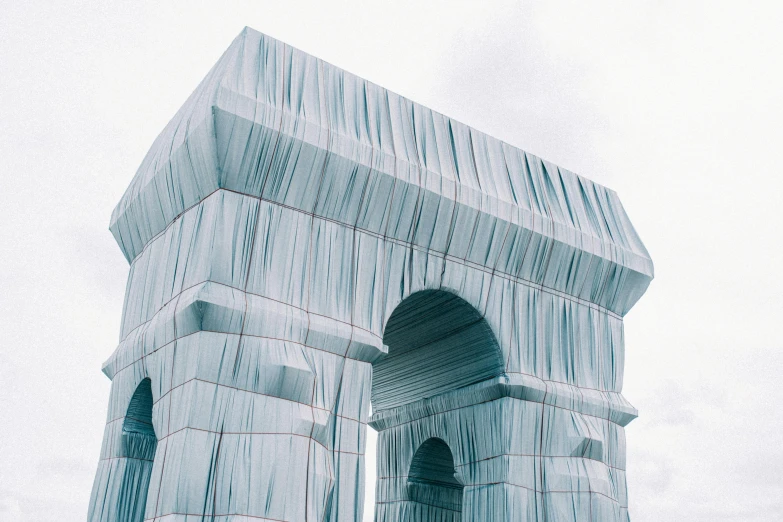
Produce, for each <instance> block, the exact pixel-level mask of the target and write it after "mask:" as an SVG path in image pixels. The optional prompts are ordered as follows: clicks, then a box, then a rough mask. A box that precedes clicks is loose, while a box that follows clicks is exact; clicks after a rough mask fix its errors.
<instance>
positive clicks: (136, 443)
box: [118, 379, 158, 522]
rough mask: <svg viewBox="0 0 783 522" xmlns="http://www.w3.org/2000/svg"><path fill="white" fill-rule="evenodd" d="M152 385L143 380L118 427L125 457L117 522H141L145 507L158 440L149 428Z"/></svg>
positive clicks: (152, 429)
mask: <svg viewBox="0 0 783 522" xmlns="http://www.w3.org/2000/svg"><path fill="white" fill-rule="evenodd" d="M152 405H153V398H152V382H151V381H150V379H144V380H142V381H141V383H139V385H138V386H137V387H136V391H135V392H134V393H133V397H131V400H130V403H129V404H128V410H127V412H126V414H125V419H124V420H123V423H122V456H123V457H125V458H126V459H127V460H126V463H125V476H124V478H123V482H124V484H123V487H122V488H121V490H120V491H121V492H122V493H121V494H122V495H123V496H125V498H124V499H120V501H119V502H118V505H119V506H120V513H118V515H119V516H118V520H119V521H122V522H141V521H143V520H144V509H145V507H146V504H147V493H148V491H149V485H150V477H151V475H152V463H153V460H154V459H155V450H156V448H157V445H158V439H157V437H156V436H155V428H154V426H153V424H152Z"/></svg>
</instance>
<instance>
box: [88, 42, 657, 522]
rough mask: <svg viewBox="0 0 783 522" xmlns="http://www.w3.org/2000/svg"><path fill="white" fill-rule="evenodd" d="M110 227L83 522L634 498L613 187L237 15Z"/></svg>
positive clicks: (627, 263)
mask: <svg viewBox="0 0 783 522" xmlns="http://www.w3.org/2000/svg"><path fill="white" fill-rule="evenodd" d="M110 228H111V232H112V233H113V234H114V236H115V238H116V240H117V243H118V244H119V245H120V248H121V249H122V251H123V253H124V254H125V256H126V258H127V259H128V261H129V263H130V274H129V277H128V286H127V292H126V296H125V307H124V312H123V319H122V326H121V331H120V342H119V346H118V347H117V348H116V350H115V351H114V353H113V354H112V355H111V357H110V358H109V359H108V360H107V361H106V363H105V365H104V368H103V370H104V373H105V374H106V375H107V376H108V377H109V378H110V379H112V389H111V396H110V399H109V412H108V419H107V424H106V429H105V434H104V441H103V447H102V450H101V456H100V461H99V464H98V471H97V474H96V478H95V483H94V486H93V491H92V497H91V504H90V512H89V515H88V519H89V521H90V522H99V521H100V522H115V521H123V522H125V521H128V522H130V521H134V522H137V521H142V520H150V521H152V520H161V521H167V522H195V521H197V520H198V521H203V520H210V521H217V522H228V521H242V522H246V521H254V520H255V521H257V520H268V521H291V522H293V521H308V522H309V521H312V522H315V521H318V522H322V521H332V522H334V521H359V520H361V519H362V509H363V503H364V459H365V436H366V431H367V425H368V424H369V425H370V426H372V427H373V428H374V429H376V430H378V431H379V442H378V457H377V458H378V466H377V468H378V481H377V491H376V498H377V504H376V513H375V516H376V520H377V521H379V522H393V521H402V520H408V521H444V522H445V521H449V522H451V521H460V520H462V521H468V520H470V521H500V520H509V521H510V520H515V521H516V520H527V521H553V522H570V521H576V520H580V521H582V520H583V521H588V520H589V521H626V520H627V519H628V513H627V505H628V503H627V495H626V487H625V439H624V429H623V427H624V426H625V425H627V424H628V422H630V421H631V420H633V418H635V417H636V414H637V412H636V410H635V409H634V408H633V407H632V406H631V405H630V404H629V403H628V401H626V400H625V398H624V397H623V396H622V394H621V391H622V376H623V354H624V344H623V342H624V341H623V322H622V318H623V316H624V315H625V314H626V313H627V312H628V310H629V309H630V308H631V307H632V306H633V305H634V303H636V301H637V300H638V299H639V298H640V297H641V296H642V294H643V293H644V292H645V290H646V288H647V286H648V285H649V283H650V281H651V280H652V277H653V266H652V261H651V260H650V257H649V255H648V253H647V251H646V249H645V248H644V246H643V244H642V242H641V240H640V239H639V237H638V236H637V234H636V232H635V231H634V229H633V226H632V225H631V223H630V220H629V219H628V217H627V215H626V213H625V210H624V209H623V207H622V205H621V203H620V201H619V199H618V197H617V195H616V194H615V193H614V192H612V191H611V190H609V189H606V188H604V187H602V186H600V185H597V184H595V183H593V182H591V181H589V180H586V179H584V178H582V177H579V176H577V175H575V174H573V173H571V172H568V171H566V170H564V169H562V168H559V167H557V166H556V165H553V164H551V163H549V162H546V161H544V160H541V159H540V158H537V157H535V156H533V155H531V154H528V153H526V152H524V151H522V150H519V149H517V148H515V147H512V146H510V145H508V144H505V143H503V142H500V141H498V140H496V139H494V138H492V137H490V136H487V135H485V134H483V133H481V132H478V131H476V130H474V129H472V128H470V127H468V126H466V125H463V124H461V123H459V122H456V121H454V120H452V119H450V118H448V117H446V116H443V115H441V114H438V113H436V112H434V111H431V110H430V109H427V108H426V107H422V106H421V105H418V104H416V103H414V102H411V101H410V100H407V99H405V98H403V97H401V96H398V95H396V94H394V93H391V92H389V91H387V90H385V89H383V88H381V87H378V86H376V85H374V84H372V83H370V82H367V81H365V80H363V79H361V78H359V77H357V76H354V75H352V74H349V73H347V72H345V71H342V70H340V69H338V68H336V67H334V66H332V65H330V64H328V63H325V62H323V61H322V60H319V59H317V58H314V57H312V56H309V55H307V54H305V53H303V52H301V51H299V50H296V49H294V48H292V47H290V46H288V45H286V44H283V43H281V42H278V41H276V40H274V39H272V38H270V37H268V36H265V35H262V34H260V33H258V32H256V31H253V30H251V29H245V30H244V31H242V33H241V34H240V35H239V36H238V37H237V38H236V39H235V40H234V42H233V43H232V44H231V46H230V47H229V48H228V50H227V51H226V52H225V53H224V55H223V56H222V57H221V59H220V60H219V61H218V63H217V64H216V65H215V66H214V67H213V69H212V70H211V71H210V72H209V74H208V75H207V77H206V78H205V79H204V80H203V81H202V83H201V84H200V85H199V86H198V88H197V89H196V90H195V92H194V93H193V94H192V95H191V96H190V98H189V99H188V100H187V101H186V103H185V105H183V107H182V108H181V109H180V110H179V112H178V113H177V114H176V115H175V116H174V118H173V119H172V120H171V122H170V123H169V124H168V125H167V126H166V128H165V129H164V130H163V132H162V133H161V134H160V136H159V137H158V138H157V139H156V140H155V142H154V144H153V145H152V148H151V149H150V151H149V153H148V154H147V156H146V158H145V159H144V161H143V163H142V165H141V166H140V168H139V170H138V172H137V174H136V176H135V177H134V178H133V181H132V182H131V184H130V186H129V188H128V190H127V191H126V193H125V195H124V196H123V198H122V200H121V201H120V203H119V204H118V205H117V207H116V209H115V211H114V213H113V215H112V219H111V227H110ZM371 402H372V405H373V414H372V416H370V405H371Z"/></svg>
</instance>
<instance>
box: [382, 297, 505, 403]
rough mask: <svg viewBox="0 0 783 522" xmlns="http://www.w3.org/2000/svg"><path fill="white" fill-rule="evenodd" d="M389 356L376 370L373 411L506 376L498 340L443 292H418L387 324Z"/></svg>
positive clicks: (462, 304) (464, 304) (473, 311)
mask: <svg viewBox="0 0 783 522" xmlns="http://www.w3.org/2000/svg"><path fill="white" fill-rule="evenodd" d="M383 343H384V344H386V345H387V346H388V347H389V354H388V355H387V356H386V357H385V358H384V359H383V360H381V361H380V362H378V363H376V364H375V365H374V367H373V380H372V406H373V410H374V411H379V410H386V409H389V408H395V407H397V406H401V405H403V404H408V403H411V402H415V401H418V400H421V399H426V398H429V397H433V396H436V395H440V394H442V393H446V392H448V391H451V390H455V389H458V388H462V387H465V386H469V385H471V384H475V383H478V382H481V381H484V380H487V379H490V378H492V377H496V376H498V375H500V374H502V373H503V371H504V368H503V358H502V356H501V352H500V347H499V346H498V343H497V340H496V339H495V335H494V334H493V332H492V329H491V328H490V326H489V324H487V321H486V320H485V319H484V318H483V317H482V315H481V314H480V313H479V312H478V310H476V309H475V308H474V307H473V306H471V305H470V304H469V303H468V302H467V301H465V300H464V299H462V298H460V297H458V296H456V295H454V294H452V293H450V292H446V291H443V290H424V291H421V292H416V293H414V294H412V295H411V296H409V297H408V298H407V299H405V300H404V301H402V302H401V303H400V304H399V305H398V306H397V308H396V309H395V310H394V312H393V313H392V315H391V316H390V317H389V320H388V321H387V323H386V328H385V329H384V333H383Z"/></svg>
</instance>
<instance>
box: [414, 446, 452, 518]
mask: <svg viewBox="0 0 783 522" xmlns="http://www.w3.org/2000/svg"><path fill="white" fill-rule="evenodd" d="M454 475H455V468H454V457H453V456H452V454H451V450H450V449H449V446H448V445H447V444H446V443H445V442H444V441H443V440H441V439H438V438H431V439H428V440H426V441H425V442H424V443H423V444H422V445H421V446H419V449H418V450H417V451H416V454H415V455H414V456H413V461H412V463H411V468H410V472H409V473H408V499H409V500H410V501H412V502H413V504H412V505H411V508H410V509H409V510H408V514H409V516H408V517H407V518H406V520H410V521H411V522H414V521H417V522H418V521H421V522H424V521H429V520H444V521H449V522H459V520H460V518H461V513H462V489H463V485H462V484H461V483H460V482H459V481H458V480H457V478H456V477H455V476H454Z"/></svg>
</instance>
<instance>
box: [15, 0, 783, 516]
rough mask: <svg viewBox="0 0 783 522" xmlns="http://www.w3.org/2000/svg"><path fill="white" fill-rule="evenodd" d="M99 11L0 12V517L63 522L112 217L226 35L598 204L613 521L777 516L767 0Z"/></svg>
mask: <svg viewBox="0 0 783 522" xmlns="http://www.w3.org/2000/svg"><path fill="white" fill-rule="evenodd" d="M97 3H98V2H80V3H73V4H71V5H66V4H65V3H64V2H57V3H55V2H12V1H11V0H0V179H1V180H2V185H0V186H2V189H1V190H0V245H1V246H0V521H2V522H5V521H9V522H39V521H40V522H48V521H52V520H57V521H59V522H83V521H84V520H85V517H86V510H87V502H88V499H89V495H90V488H91V486H92V480H93V474H94V472H95V469H96V466H97V459H98V452H99V447H100V442H101V437H102V433H103V424H104V422H105V413H106V407H107V399H108V392H109V380H108V379H107V378H106V377H104V376H103V374H101V372H100V367H101V363H102V362H103V361H104V360H105V359H106V358H107V357H108V356H109V354H110V353H111V352H112V350H113V349H114V347H115V346H116V343H117V338H118V335H119V323H120V314H121V310H122V301H123V297H124V289H125V278H126V276H127V272H128V266H127V263H126V262H125V260H124V258H123V257H122V255H121V254H120V250H119V248H118V247H117V246H116V244H115V243H114V240H113V239H112V237H111V234H110V233H109V232H108V228H107V227H108V223H109V216H110V213H111V210H112V208H113V207H114V205H115V204H116V203H117V202H118V201H119V198H120V196H121V195H122V193H123V191H124V189H125V187H126V186H127V185H128V183H129V182H130V180H131V177H132V176H133V174H134V172H135V170H136V168H137V166H138V165H139V163H140V162H141V159H142V158H143V156H144V154H145V152H146V150H147V148H148V147H149V146H150V145H151V144H152V141H153V139H154V138H155V136H156V135H157V133H158V132H159V131H160V130H162V129H163V126H164V125H165V123H166V122H167V121H168V120H169V118H171V117H172V116H173V115H174V113H175V111H176V110H177V109H178V108H179V106H180V105H181V104H182V103H183V102H184V100H185V98H186V97H187V95H188V94H189V93H190V92H191V91H192V90H193V89H194V88H195V87H196V85H197V84H198V82H199V81H200V80H201V78H202V77H203V76H204V75H205V74H206V72H207V71H208V69H209V68H210V67H211V66H212V64H213V63H214V62H215V61H216V60H217V58H218V57H219V56H220V54H221V53H222V52H223V50H224V49H225V48H226V47H227V46H228V45H229V43H230V42H231V40H232V39H233V38H234V36H236V35H237V34H238V33H239V32H240V30H241V29H242V27H243V26H245V25H248V26H251V27H253V28H255V29H258V30H260V31H262V32H265V33H267V34H270V35H272V36H274V37H277V38H280V39H282V40H284V41H285V42H287V43H290V44H292V45H294V46H296V47H299V48H301V49H302V50H304V51H307V52H309V53H311V54H315V55H317V56H319V57H321V58H324V59H326V60H327V61H329V62H331V63H334V64H335V65H338V66H340V67H343V68H345V69H347V70H349V71H351V72H354V73H356V74H358V75H360V76H363V77H365V78H367V79H370V80H372V81H374V82H376V83H379V84H381V85H383V86H384V87H387V88H390V89H392V90H394V91H397V92H399V93H401V94H403V95H405V96H407V97H409V98H412V99H413V100H415V101H418V102H421V103H423V104H425V105H428V106H430V107H432V108H434V109H436V110H438V111H441V112H444V113H446V114H448V115H450V116H453V117H455V118H457V119H459V120H461V121H464V122H465V123H467V124H469V125H472V126H475V127H477V128H479V129H481V130H483V131H486V132H488V133H489V134H492V135H494V136H497V137H499V138H501V139H503V140H505V141H508V142H510V143H512V144H515V145H518V146H520V147H522V148H524V149H526V150H528V151H530V152H533V153H535V154H538V155H540V156H543V157H544V158H547V159H549V160H552V161H554V162H555V163H558V164H560V165H562V166H564V167H566V168H569V169H571V170H574V171H576V172H578V173H580V174H583V175H585V176H587V177H589V178H591V179H593V180H595V181H598V182H600V183H603V184H605V185H608V186H610V187H612V188H613V189H615V190H617V191H618V193H619V194H620V197H621V199H622V200H623V202H624V204H625V207H626V209H627V210H628V213H629V215H630V216H631V219H632V220H633V222H634V224H635V226H636V228H637V230H638V231H639V233H640V235H641V237H642V239H643V240H644V241H645V243H646V245H647V247H648V249H649V251H650V253H651V255H652V257H653V260H654V262H655V266H656V279H655V281H654V282H653V284H652V285H651V287H650V290H649V291H648V293H647V294H646V295H645V296H644V297H643V298H642V300H641V302H640V303H639V304H638V305H637V306H636V307H635V308H634V309H633V310H632V311H631V313H630V314H629V315H628V316H627V318H626V323H625V324H626V349H627V358H626V361H627V362H626V372H625V382H626V385H625V390H624V393H625V395H626V397H628V398H629V400H630V401H631V402H632V403H633V404H634V405H635V406H636V407H638V408H639V410H640V418H639V419H637V420H636V421H634V422H633V423H631V424H630V425H629V427H628V428H627V441H628V469H629V471H628V486H629V495H630V508H631V516H632V519H633V521H634V522H658V521H688V522H702V521H703V522H708V521H709V522H713V521H732V522H752V521H771V520H783V475H781V470H782V469H783V407H782V406H781V405H782V404H783V385H781V383H780V379H781V377H782V376H783V371H781V368H782V367H783V355H781V348H783V342H782V341H781V328H780V325H781V324H783V277H781V274H780V272H777V270H778V269H780V268H781V267H783V246H781V227H782V226H783V219H782V218H781V208H782V207H783V197H782V194H781V190H783V182H782V181H781V169H780V165H781V160H780V157H779V156H780V154H779V152H780V151H781V150H783V146H781V143H783V131H781V121H783V104H782V103H781V98H782V95H781V93H783V76H782V74H783V73H782V72H781V70H782V68H783V63H782V62H783V60H782V59H781V54H782V52H781V49H783V36H781V27H783V7H778V6H779V5H780V3H779V2H761V1H752V0H748V1H745V2H739V1H736V2H728V1H723V2H721V1H710V2H699V1H663V0H661V1H635V2H628V1H612V2H598V1H595V2H583V1H582V2H563V1H553V0H546V1H543V0H542V1H536V2H520V1H517V2H511V1H502V2H492V3H490V2H476V1H471V2H456V1H453V0H452V1H438V2H429V3H428V2H426V1H423V0H419V1H409V0H405V1H399V0H398V1H396V2H388V3H387V4H382V3H376V2H371V1H368V0H362V1H358V0H357V1H343V2H337V1H335V2H331V3H332V4H333V5H332V6H331V7H328V8H327V7H324V6H323V4H324V3H323V2H311V3H305V2H293V1H288V2H261V1H256V2H247V3H230V2H220V4H221V5H222V7H220V8H219V9H218V8H208V7H202V6H201V5H200V4H199V5H196V3H195V2H190V3H185V2H181V3H176V4H175V3H171V4H170V3H168V2H143V3H140V4H138V5H134V7H129V5H128V4H130V3H129V2H124V3H119V2H118V3H116V4H115V5H109V3H105V4H104V3H102V5H101V6H95V5H90V4H97ZM134 4H135V3H134ZM159 4H166V5H159ZM479 5H481V6H482V7H478V6H479ZM368 451H370V450H369V449H368ZM372 451H374V450H372ZM368 460H369V463H368V475H369V476H370V477H372V475H373V473H374V469H373V467H374V462H373V460H374V458H373V457H372V456H371V457H370V458H368ZM369 489H370V490H372V486H371V485H370V487H369ZM370 502H371V501H370ZM366 511H368V513H367V520H371V510H366Z"/></svg>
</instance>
